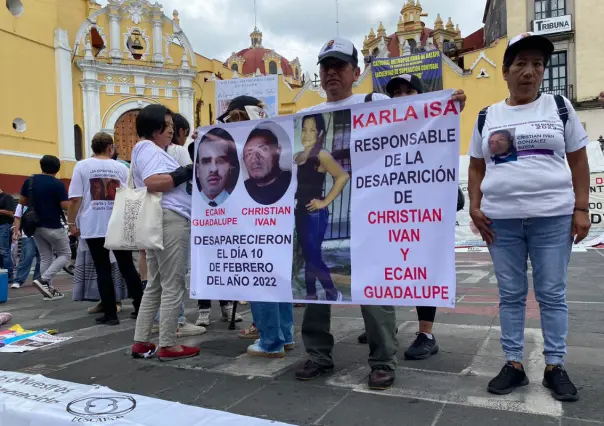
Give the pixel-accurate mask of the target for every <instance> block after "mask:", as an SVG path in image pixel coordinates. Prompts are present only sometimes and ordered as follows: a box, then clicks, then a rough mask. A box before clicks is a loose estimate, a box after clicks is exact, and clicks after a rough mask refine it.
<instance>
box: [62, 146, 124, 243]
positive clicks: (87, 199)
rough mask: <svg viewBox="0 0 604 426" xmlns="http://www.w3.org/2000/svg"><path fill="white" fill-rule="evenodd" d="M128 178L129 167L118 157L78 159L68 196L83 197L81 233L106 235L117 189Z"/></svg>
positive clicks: (95, 236)
mask: <svg viewBox="0 0 604 426" xmlns="http://www.w3.org/2000/svg"><path fill="white" fill-rule="evenodd" d="M127 181H128V168H127V167H126V166H124V165H123V164H121V163H119V162H117V161H115V160H110V159H106V160H101V159H99V158H88V159H86V160H82V161H78V162H77V164H76V166H75V168H74V169H73V175H72V177H71V183H70V184H69V198H81V199H82V204H81V205H80V211H79V212H78V218H77V224H78V228H79V229H80V236H81V237H82V238H84V239H86V238H105V236H106V235H107V225H108V224H109V219H110V218H111V212H112V211H113V201H114V200H115V194H116V192H117V188H119V187H121V186H125V185H126V183H127Z"/></svg>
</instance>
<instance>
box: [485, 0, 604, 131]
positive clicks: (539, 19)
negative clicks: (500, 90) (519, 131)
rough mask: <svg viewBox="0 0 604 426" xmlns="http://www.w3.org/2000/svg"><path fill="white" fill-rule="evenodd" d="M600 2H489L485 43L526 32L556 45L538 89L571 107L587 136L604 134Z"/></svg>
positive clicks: (602, 1)
mask: <svg viewBox="0 0 604 426" xmlns="http://www.w3.org/2000/svg"><path fill="white" fill-rule="evenodd" d="M603 18H604V0H487V7H486V13H485V23H491V25H490V28H486V27H485V34H486V39H487V40H486V42H487V44H489V42H490V41H491V40H495V39H497V38H499V37H502V36H505V35H507V36H508V37H513V36H515V35H518V34H520V33H523V32H526V31H533V32H535V33H536V34H540V35H544V36H546V37H548V38H549V39H550V40H551V41H552V42H553V43H554V46H555V51H554V54H553V55H552V59H551V61H550V62H549V63H548V65H547V68H546V70H545V74H544V78H543V86H542V91H543V92H546V93H554V94H561V95H564V96H566V97H567V98H569V99H570V100H571V101H572V102H573V104H574V105H575V109H576V110H577V113H578V114H579V117H580V119H581V122H582V123H583V125H584V126H585V129H586V130H587V133H588V134H589V137H590V139H591V140H592V141H593V140H597V139H598V138H600V137H601V136H602V137H604V109H602V107H601V104H600V103H599V102H597V99H598V96H599V94H600V92H602V91H604V47H603V46H604V31H602V30H601V28H602V19H603Z"/></svg>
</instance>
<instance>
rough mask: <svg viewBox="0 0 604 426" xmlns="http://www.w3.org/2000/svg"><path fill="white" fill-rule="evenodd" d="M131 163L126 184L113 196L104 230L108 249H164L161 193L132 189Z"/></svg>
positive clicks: (132, 168) (132, 165)
mask: <svg viewBox="0 0 604 426" xmlns="http://www.w3.org/2000/svg"><path fill="white" fill-rule="evenodd" d="M133 174H134V163H133V164H131V166H130V171H129V173H128V182H127V184H126V186H125V187H124V186H121V187H119V188H118V189H117V192H116V194H115V201H114V202H113V211H112V212H111V218H110V219H109V225H108V227H107V236H106V237H105V248H106V249H108V250H133V251H134V250H163V249H164V245H163V244H164V238H163V226H162V225H163V209H162V206H161V197H162V194H161V193H157V192H151V191H148V190H147V187H143V188H135V187H134V177H133Z"/></svg>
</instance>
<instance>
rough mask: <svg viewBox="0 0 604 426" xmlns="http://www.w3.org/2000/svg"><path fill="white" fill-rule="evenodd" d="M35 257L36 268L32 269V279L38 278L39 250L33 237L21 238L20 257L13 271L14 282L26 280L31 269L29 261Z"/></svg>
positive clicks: (20, 282)
mask: <svg viewBox="0 0 604 426" xmlns="http://www.w3.org/2000/svg"><path fill="white" fill-rule="evenodd" d="M34 258H36V268H35V269H34V280H38V279H40V252H39V251H38V247H37V246H36V242H35V241H34V239H33V238H27V237H23V238H21V257H20V258H19V264H18V265H17V270H16V272H15V282H16V283H19V284H24V283H25V281H27V277H28V276H29V272H30V271H31V263H32V262H33V261H34Z"/></svg>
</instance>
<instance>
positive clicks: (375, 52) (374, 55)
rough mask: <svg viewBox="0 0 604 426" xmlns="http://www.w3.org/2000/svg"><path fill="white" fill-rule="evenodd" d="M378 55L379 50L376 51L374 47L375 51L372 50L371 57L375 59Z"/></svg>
mask: <svg viewBox="0 0 604 426" xmlns="http://www.w3.org/2000/svg"><path fill="white" fill-rule="evenodd" d="M379 54H380V49H378V48H377V47H376V48H375V49H373V53H371V56H373V57H374V58H377V57H378V55H379Z"/></svg>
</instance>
